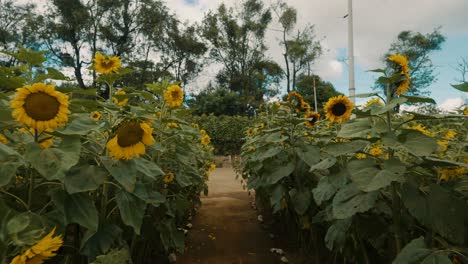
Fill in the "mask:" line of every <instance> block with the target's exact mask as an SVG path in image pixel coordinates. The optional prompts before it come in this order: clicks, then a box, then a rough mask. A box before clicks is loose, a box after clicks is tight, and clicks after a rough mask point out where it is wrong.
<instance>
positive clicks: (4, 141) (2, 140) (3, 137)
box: [0, 134, 8, 145]
mask: <svg viewBox="0 0 468 264" xmlns="http://www.w3.org/2000/svg"><path fill="white" fill-rule="evenodd" d="M0 142H1V143H3V144H4V145H6V144H8V139H7V138H6V137H5V136H4V135H2V134H0Z"/></svg>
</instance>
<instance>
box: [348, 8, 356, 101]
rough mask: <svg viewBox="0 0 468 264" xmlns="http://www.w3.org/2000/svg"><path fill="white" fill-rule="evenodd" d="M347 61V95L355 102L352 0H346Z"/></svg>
mask: <svg viewBox="0 0 468 264" xmlns="http://www.w3.org/2000/svg"><path fill="white" fill-rule="evenodd" d="M348 61H349V97H350V99H351V102H353V104H354V103H356V98H355V97H354V95H355V94H356V88H355V83H354V39H353V0H348Z"/></svg>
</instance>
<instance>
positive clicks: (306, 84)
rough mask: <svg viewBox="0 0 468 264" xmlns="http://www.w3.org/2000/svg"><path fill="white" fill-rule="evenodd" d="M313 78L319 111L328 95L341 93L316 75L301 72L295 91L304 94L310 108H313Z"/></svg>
mask: <svg viewBox="0 0 468 264" xmlns="http://www.w3.org/2000/svg"><path fill="white" fill-rule="evenodd" d="M314 79H315V87H316V92H317V107H318V110H319V111H321V110H322V109H323V105H324V104H325V103H326V102H327V101H328V99H329V98H330V97H333V96H337V95H340V94H341V93H339V92H338V91H336V89H335V87H334V86H333V84H332V83H330V82H327V81H325V80H323V79H322V78H320V76H318V75H306V74H301V75H300V76H299V77H298V82H297V92H298V93H299V94H301V95H302V96H304V100H305V101H306V102H308V103H309V104H310V106H311V107H312V110H315V109H314V105H315V101H314Z"/></svg>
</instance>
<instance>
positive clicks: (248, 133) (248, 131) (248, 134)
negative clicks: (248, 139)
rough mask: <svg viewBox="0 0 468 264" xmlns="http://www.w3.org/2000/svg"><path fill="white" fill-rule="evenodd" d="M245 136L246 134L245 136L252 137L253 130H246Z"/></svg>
mask: <svg viewBox="0 0 468 264" xmlns="http://www.w3.org/2000/svg"><path fill="white" fill-rule="evenodd" d="M245 134H246V135H247V136H252V135H253V134H254V129H253V128H249V129H247V131H246V132H245Z"/></svg>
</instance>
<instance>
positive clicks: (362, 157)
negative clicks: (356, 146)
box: [356, 153, 367, 159]
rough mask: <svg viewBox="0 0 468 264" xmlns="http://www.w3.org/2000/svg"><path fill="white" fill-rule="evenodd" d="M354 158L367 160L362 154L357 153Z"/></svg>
mask: <svg viewBox="0 0 468 264" xmlns="http://www.w3.org/2000/svg"><path fill="white" fill-rule="evenodd" d="M356 158H357V159H365V158H367V155H366V154H364V153H357V154H356Z"/></svg>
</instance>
